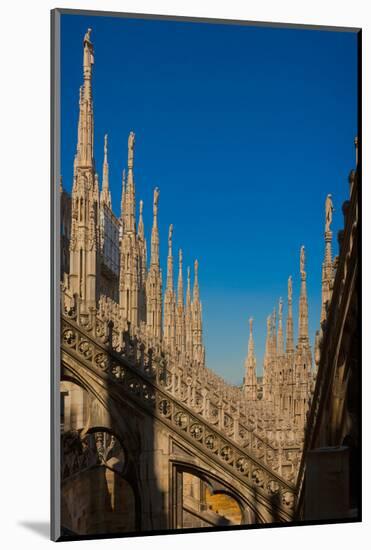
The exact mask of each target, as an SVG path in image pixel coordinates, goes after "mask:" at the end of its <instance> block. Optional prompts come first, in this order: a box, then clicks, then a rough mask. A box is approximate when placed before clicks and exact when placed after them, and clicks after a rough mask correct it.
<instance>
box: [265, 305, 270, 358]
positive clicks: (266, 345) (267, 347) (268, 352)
mask: <svg viewBox="0 0 371 550" xmlns="http://www.w3.org/2000/svg"><path fill="white" fill-rule="evenodd" d="M271 334H272V328H271V316H270V315H268V317H267V337H266V339H265V353H264V360H267V361H268V360H269V359H270V355H271Z"/></svg>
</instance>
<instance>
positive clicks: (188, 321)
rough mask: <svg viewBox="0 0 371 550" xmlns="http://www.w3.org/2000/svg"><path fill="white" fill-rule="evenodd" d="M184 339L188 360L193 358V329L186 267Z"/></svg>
mask: <svg viewBox="0 0 371 550" xmlns="http://www.w3.org/2000/svg"><path fill="white" fill-rule="evenodd" d="M185 339H186V352H187V354H188V356H189V357H190V358H192V356H193V327H192V303H191V268H190V267H187V290H186V308H185Z"/></svg>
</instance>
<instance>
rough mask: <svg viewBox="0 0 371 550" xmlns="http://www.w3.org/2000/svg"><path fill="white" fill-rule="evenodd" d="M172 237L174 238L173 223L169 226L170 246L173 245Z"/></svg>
mask: <svg viewBox="0 0 371 550" xmlns="http://www.w3.org/2000/svg"><path fill="white" fill-rule="evenodd" d="M172 238H173V224H172V223H171V224H170V227H169V238H168V243H169V248H170V247H171V241H172Z"/></svg>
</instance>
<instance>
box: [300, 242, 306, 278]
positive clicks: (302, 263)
mask: <svg viewBox="0 0 371 550" xmlns="http://www.w3.org/2000/svg"><path fill="white" fill-rule="evenodd" d="M300 273H301V275H303V274H304V273H305V247H304V245H303V246H302V247H301V249H300Z"/></svg>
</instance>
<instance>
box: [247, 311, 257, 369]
mask: <svg viewBox="0 0 371 550" xmlns="http://www.w3.org/2000/svg"><path fill="white" fill-rule="evenodd" d="M252 324H253V318H252V317H250V319H249V327H250V334H249V345H248V350H247V356H248V357H249V358H250V359H253V358H254V354H255V346H254V337H253V334H252Z"/></svg>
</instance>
